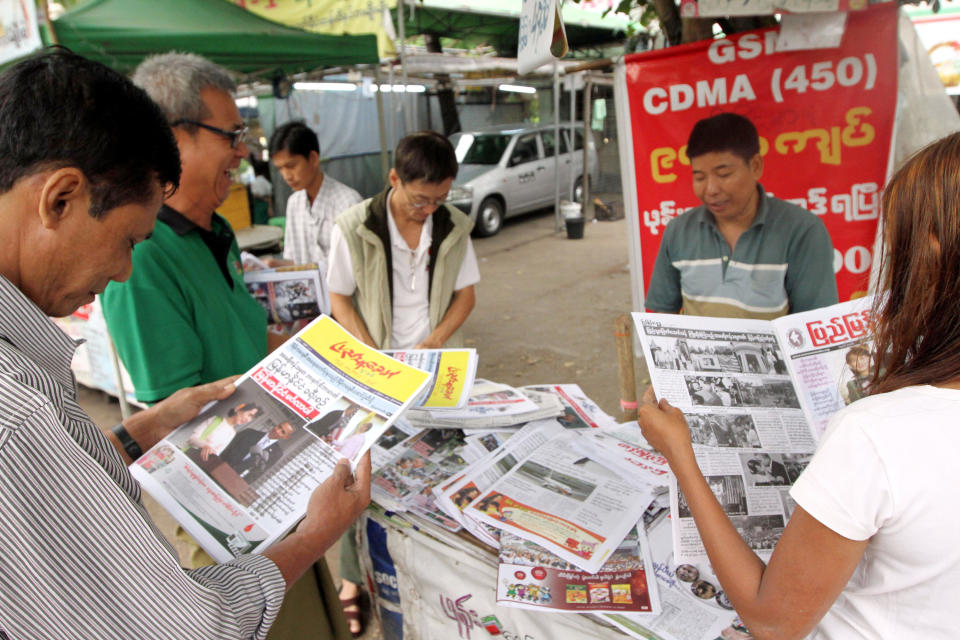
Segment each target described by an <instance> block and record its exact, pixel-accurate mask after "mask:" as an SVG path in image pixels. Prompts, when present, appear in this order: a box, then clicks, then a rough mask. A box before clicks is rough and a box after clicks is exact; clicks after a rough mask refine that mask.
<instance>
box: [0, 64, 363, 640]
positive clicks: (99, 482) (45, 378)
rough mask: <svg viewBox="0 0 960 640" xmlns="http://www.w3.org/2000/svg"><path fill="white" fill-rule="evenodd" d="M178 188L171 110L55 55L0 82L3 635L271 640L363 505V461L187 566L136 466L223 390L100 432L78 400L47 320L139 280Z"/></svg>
mask: <svg viewBox="0 0 960 640" xmlns="http://www.w3.org/2000/svg"><path fill="white" fill-rule="evenodd" d="M179 180H180V158H179V155H178V152H177V145H176V141H175V140H174V136H173V133H172V132H171V130H170V126H169V125H168V123H167V119H166V117H165V116H164V114H163V112H162V111H161V110H160V108H159V107H157V105H156V104H155V103H154V102H152V101H151V100H150V98H149V97H148V96H147V94H146V93H144V92H143V91H142V90H141V89H138V88H137V87H135V86H134V85H133V84H132V83H131V82H130V81H129V80H127V79H126V78H124V77H123V76H121V75H120V74H119V73H116V72H114V71H111V70H110V69H108V68H106V67H104V66H103V65H100V64H97V63H94V62H91V61H89V60H85V59H84V58H81V57H80V56H77V55H74V54H72V53H69V52H67V51H62V50H61V51H53V52H50V53H45V54H42V55H40V56H38V57H35V58H31V59H28V60H25V61H23V62H20V63H17V64H16V65H14V66H12V67H10V68H9V69H7V70H6V71H5V72H4V73H3V74H2V75H0V244H2V247H3V251H0V539H2V540H3V541H4V543H5V544H4V545H3V549H2V550H0V640H6V639H7V638H84V639H90V640H126V639H127V638H138V639H146V638H155V639H161V638H163V639H166V638H177V639H181V638H203V639H204V640H209V639H239V638H257V639H262V638H265V637H266V635H267V632H268V630H269V629H270V627H271V625H272V624H273V622H274V620H275V619H276V617H277V612H278V610H279V609H280V605H281V602H282V601H283V599H284V592H285V590H286V589H287V588H289V586H290V585H292V584H293V583H294V582H295V581H296V580H297V579H298V578H299V577H300V576H301V575H303V574H304V573H305V572H307V571H308V570H310V569H311V568H312V566H313V565H314V563H315V562H316V561H317V559H318V558H321V557H322V556H323V553H324V551H326V549H327V548H328V547H329V546H330V545H332V544H333V543H334V542H335V541H336V540H337V538H338V537H339V536H340V535H341V534H342V533H343V531H344V530H345V529H346V528H347V526H349V524H350V523H351V522H352V521H353V520H354V519H356V517H357V516H358V515H359V514H360V512H361V511H362V510H363V508H364V507H365V506H366V504H367V503H368V501H369V486H370V485H369V473H370V465H369V461H368V462H366V463H364V464H361V466H360V467H359V468H358V471H357V476H356V479H355V480H354V479H352V478H351V476H350V470H349V465H348V464H346V463H344V464H341V465H339V466H338V467H337V469H336V471H335V472H334V475H333V477H332V478H331V479H330V480H328V481H327V482H326V483H324V484H323V485H321V486H320V487H319V488H318V489H317V490H316V492H315V493H314V494H313V496H312V497H311V501H310V503H309V505H308V506H307V515H306V518H305V519H304V520H303V521H302V523H301V524H300V525H299V526H298V527H297V529H296V530H295V531H294V532H293V533H292V534H290V536H288V537H287V538H286V539H284V540H282V541H280V542H278V543H277V544H275V545H273V546H272V547H270V548H269V549H267V550H266V551H265V552H264V553H263V554H260V555H242V556H238V557H237V558H234V559H233V560H231V561H230V562H226V563H223V564H218V565H213V566H208V567H203V568H200V569H195V570H191V571H185V570H183V569H181V568H180V565H179V563H178V561H177V553H176V551H175V550H174V549H173V547H172V546H170V544H168V543H167V541H166V540H165V539H164V537H163V535H162V534H161V532H160V531H159V529H157V527H156V525H155V524H154V523H153V522H152V520H151V519H150V517H149V515H148V514H147V511H146V509H144V506H143V503H142V502H141V499H140V486H139V485H138V484H137V482H136V481H135V480H134V479H133V476H131V475H130V472H129V470H128V469H127V464H129V463H130V462H131V458H136V457H138V456H139V455H140V452H141V449H143V450H145V449H147V448H149V447H151V446H152V445H154V444H155V443H157V442H158V441H159V440H160V438H162V437H163V436H165V435H166V434H167V433H169V432H170V431H171V429H173V428H174V427H176V426H177V425H179V424H181V423H183V422H186V421H187V420H190V419H191V418H193V417H194V416H196V415H197V414H198V413H199V411H200V409H201V408H202V407H203V406H204V405H205V404H206V403H207V402H209V401H211V400H218V399H223V398H225V397H227V396H228V395H229V394H230V393H231V391H232V386H229V385H228V382H229V380H219V381H217V382H211V383H208V384H206V385H203V386H201V387H194V388H193V389H187V390H181V391H177V392H176V393H173V395H171V396H170V397H169V398H167V399H166V400H164V401H162V402H159V403H158V404H156V405H154V406H153V407H151V408H150V409H147V410H145V411H141V412H139V413H136V414H134V415H132V416H130V417H129V418H127V419H126V420H124V421H123V423H121V424H119V425H117V426H116V427H114V429H113V431H112V432H108V435H107V436H106V437H105V436H104V434H102V433H101V431H100V429H98V428H97V426H96V425H95V424H93V422H91V420H90V418H89V417H88V416H87V415H86V414H85V413H84V411H83V409H82V408H81V407H80V406H79V404H78V402H77V389H76V381H75V379H74V376H73V374H72V372H71V370H70V362H71V360H72V359H73V355H74V351H75V350H76V348H77V346H78V344H77V343H75V342H74V341H73V340H72V339H70V338H69V337H68V336H67V335H65V334H64V333H63V332H62V331H61V330H60V329H59V328H58V327H57V326H56V325H55V324H53V322H52V321H51V320H50V318H49V317H48V316H65V315H69V314H70V313H72V312H73V311H75V310H76V309H77V307H79V306H80V305H82V304H88V303H90V302H92V301H93V299H94V297H95V296H96V295H97V294H98V293H101V292H102V291H103V289H104V288H105V287H106V286H107V283H108V282H110V281H111V280H116V281H123V280H126V279H127V278H128V277H129V276H130V272H131V268H132V267H131V252H132V249H133V246H134V245H136V244H138V243H140V242H143V241H144V240H145V239H146V238H148V237H150V235H151V233H153V230H154V224H155V222H156V219H157V210H158V209H159V208H160V204H161V201H162V200H163V197H164V195H169V193H170V192H172V191H173V190H174V189H175V188H176V187H177V184H178V182H179ZM342 626H343V629H342V633H340V634H339V635H338V636H337V637H339V638H342V637H347V636H346V626H345V625H342ZM299 637H304V636H299Z"/></svg>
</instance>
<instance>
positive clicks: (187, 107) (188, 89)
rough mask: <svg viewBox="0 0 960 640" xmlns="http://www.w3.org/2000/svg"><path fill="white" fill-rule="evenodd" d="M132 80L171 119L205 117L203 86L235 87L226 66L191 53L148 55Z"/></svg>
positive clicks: (188, 128)
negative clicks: (202, 97) (201, 95)
mask: <svg viewBox="0 0 960 640" xmlns="http://www.w3.org/2000/svg"><path fill="white" fill-rule="evenodd" d="M133 83H134V84H136V85H137V86H138V87H140V88H141V89H143V90H144V91H146V92H147V94H148V95H149V96H150V97H151V98H153V101H154V102H156V103H157V104H158V105H160V108H161V109H162V110H163V112H164V114H165V115H166V116H167V121H168V122H170V123H174V122H176V121H177V120H182V119H187V120H197V121H200V120H203V119H204V118H208V117H209V116H210V111H209V110H208V109H207V106H206V105H205V104H204V103H203V100H202V99H201V97H200V92H201V91H203V90H204V89H219V90H221V91H225V92H226V93H229V94H233V93H234V92H235V91H236V90H237V85H236V83H235V82H234V81H233V78H231V77H230V74H229V73H227V71H226V69H224V68H223V67H221V66H219V65H216V64H214V63H212V62H210V61H209V60H207V59H206V58H204V57H201V56H198V55H195V54H193V53H178V52H170V53H161V54H158V55H155V56H150V57H149V58H146V59H145V60H144V61H143V62H141V63H140V65H139V66H138V67H137V69H136V71H134V72H133ZM183 128H184V130H186V131H187V132H189V133H191V134H193V133H195V132H196V130H197V127H196V126H194V125H191V124H189V123H187V124H184V125H183Z"/></svg>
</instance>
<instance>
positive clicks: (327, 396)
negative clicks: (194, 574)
mask: <svg viewBox="0 0 960 640" xmlns="http://www.w3.org/2000/svg"><path fill="white" fill-rule="evenodd" d="M429 377H430V375H429V374H428V373H426V372H424V371H421V370H419V369H416V368H414V367H410V366H408V365H405V364H403V363H400V362H398V361H396V360H394V359H392V358H390V357H388V356H385V355H383V354H381V353H380V352H378V351H376V350H375V349H372V348H371V347H368V346H367V345H365V344H363V343H361V342H360V341H359V340H357V339H356V338H354V337H353V336H352V335H350V334H349V333H348V332H347V331H345V330H344V329H343V328H342V327H341V326H340V325H338V324H337V323H336V322H335V321H334V320H333V319H332V318H330V317H328V316H322V317H320V318H318V319H316V320H315V321H314V322H312V323H310V324H309V325H308V326H307V327H306V328H304V329H303V330H302V331H300V332H299V333H298V334H297V335H296V336H294V337H293V338H291V339H290V340H288V341H287V342H286V343H285V344H284V345H283V346H282V347H281V348H279V349H277V350H275V351H274V352H273V353H271V354H270V355H268V356H267V357H266V358H264V359H263V360H262V361H260V362H259V363H258V364H257V365H255V366H254V367H253V369H251V370H250V371H249V372H247V373H246V374H244V375H243V376H242V377H241V378H240V379H238V380H237V382H236V390H235V391H234V393H233V394H232V395H230V396H229V397H228V398H226V399H224V400H222V401H219V402H216V403H213V404H212V405H210V406H209V407H207V408H205V409H204V410H203V411H202V412H201V413H200V414H199V415H198V416H197V417H196V418H194V419H193V420H191V421H189V422H187V423H186V424H183V425H181V426H180V427H178V428H177V429H175V430H174V431H173V432H171V433H170V434H169V435H168V436H167V437H166V438H164V439H163V440H161V441H160V442H159V443H157V444H156V445H155V446H154V447H153V448H151V449H150V450H149V451H147V452H146V453H145V454H144V455H143V456H142V457H141V458H139V459H138V460H136V461H135V462H134V463H133V464H132V465H131V467H130V470H131V473H132V474H133V475H134V477H135V478H136V479H137V480H138V481H139V482H140V484H141V485H142V486H143V488H144V489H145V490H146V491H147V492H148V493H150V494H151V495H152V496H153V497H154V499H156V500H157V502H159V503H160V504H161V505H162V506H163V507H164V508H166V509H167V511H169V512H170V514H171V515H172V516H173V517H174V518H175V519H176V520H177V521H178V522H179V523H180V524H181V525H182V526H183V528H184V529H185V530H186V531H187V532H188V533H190V534H191V535H192V536H193V537H194V538H195V539H196V540H197V542H199V543H200V545H201V546H202V547H203V548H204V549H205V550H206V551H207V552H208V553H209V554H210V555H211V556H212V557H213V558H214V559H215V560H217V561H218V562H225V561H227V560H229V559H231V558H233V557H234V556H237V555H240V554H243V553H251V552H254V553H255V552H258V551H260V550H262V549H264V548H266V547H268V546H269V545H270V544H272V543H273V542H274V541H276V540H277V539H278V538H280V537H282V536H283V535H285V534H286V533H287V531H289V530H290V529H291V528H293V526H294V525H296V523H297V522H299V520H300V519H301V518H302V517H303V515H304V513H305V510H306V505H307V501H308V500H309V497H310V494H311V493H312V492H313V489H315V488H316V487H317V486H319V485H320V484H322V483H323V481H324V480H326V479H327V478H328V477H329V476H330V474H331V473H332V472H333V468H334V467H335V465H336V464H337V462H338V461H339V460H340V459H341V458H347V459H349V460H350V462H351V464H352V465H354V466H355V465H356V464H357V463H358V462H359V460H360V458H361V457H362V456H363V455H364V453H366V452H367V451H368V450H370V449H371V447H374V443H375V442H376V441H377V440H378V439H379V438H380V437H381V436H385V437H386V440H385V443H386V442H387V441H390V442H392V443H395V442H396V441H397V440H398V439H402V438H405V437H407V433H408V431H409V428H408V429H407V430H404V429H398V428H395V426H394V425H395V423H396V421H397V418H398V417H399V415H400V414H401V413H402V412H403V411H404V410H406V409H407V408H408V407H409V406H410V405H411V404H412V403H413V402H414V400H415V398H417V397H418V396H419V395H420V394H421V393H422V392H423V389H424V388H425V387H426V385H427V382H428V380H429ZM375 452H377V453H378V455H379V456H380V457H383V456H385V455H386V453H385V452H384V447H375Z"/></svg>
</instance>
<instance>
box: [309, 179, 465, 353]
mask: <svg viewBox="0 0 960 640" xmlns="http://www.w3.org/2000/svg"><path fill="white" fill-rule="evenodd" d="M387 228H388V229H389V231H390V246H391V257H392V261H393V265H392V268H393V328H392V331H391V335H390V347H391V348H393V349H410V348H412V347H414V346H416V345H417V344H419V343H420V342H422V341H423V340H424V339H425V338H426V337H427V336H429V335H430V296H429V287H430V272H429V269H430V243H431V239H432V237H433V236H432V233H433V216H430V217H429V218H427V221H426V222H425V223H424V224H423V228H422V229H421V230H420V241H419V243H418V244H417V248H416V249H411V248H410V247H409V246H408V245H407V243H406V241H405V240H404V239H403V236H401V235H400V232H399V230H398V229H397V225H396V223H395V222H394V221H393V215H392V214H391V212H390V194H387ZM328 269H329V270H328V271H327V286H328V287H329V289H330V291H331V292H332V293H339V294H340V295H344V296H352V295H353V293H354V291H356V290H357V280H356V278H355V277H354V275H353V262H352V261H351V259H350V247H349V246H347V243H346V242H345V241H344V239H343V232H341V231H340V227H339V226H337V225H334V227H333V232H332V233H331V234H330V255H329V256H328ZM478 282H480V268H479V266H478V265H477V255H476V253H474V251H473V242H471V241H470V238H467V252H466V254H465V255H464V257H463V262H462V263H461V264H460V271H459V273H458V274H457V281H456V283H455V284H454V287H453V288H454V291H460V290H461V289H463V288H465V287H469V286H470V285H474V284H476V283H478Z"/></svg>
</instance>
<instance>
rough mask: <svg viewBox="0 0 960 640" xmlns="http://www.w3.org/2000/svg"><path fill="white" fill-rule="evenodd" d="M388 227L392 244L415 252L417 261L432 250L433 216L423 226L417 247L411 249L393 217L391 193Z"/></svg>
mask: <svg viewBox="0 0 960 640" xmlns="http://www.w3.org/2000/svg"><path fill="white" fill-rule="evenodd" d="M387 229H388V230H389V232H390V244H391V245H393V247H394V248H395V249H400V250H401V251H405V252H407V253H408V254H410V253H412V254H414V258H415V259H416V260H417V262H419V261H420V259H421V258H423V256H425V255H426V254H427V252H428V251H430V238H431V237H432V234H433V216H432V215H431V216H430V217H428V218H427V220H426V221H425V222H424V223H423V227H421V229H420V242H419V243H418V244H417V248H416V249H411V248H410V245H408V244H407V241H406V240H404V239H403V236H402V235H400V229H398V228H397V223H396V222H395V221H394V219H393V212H392V211H391V210H390V194H389V193H388V194H387Z"/></svg>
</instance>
